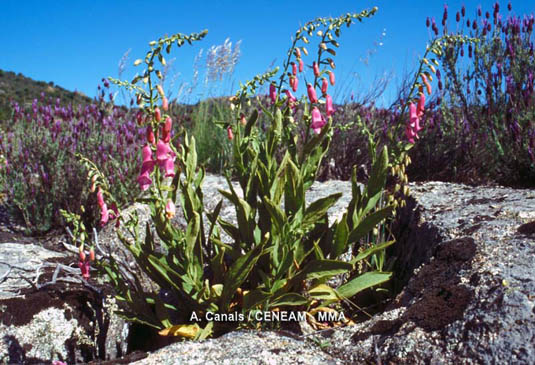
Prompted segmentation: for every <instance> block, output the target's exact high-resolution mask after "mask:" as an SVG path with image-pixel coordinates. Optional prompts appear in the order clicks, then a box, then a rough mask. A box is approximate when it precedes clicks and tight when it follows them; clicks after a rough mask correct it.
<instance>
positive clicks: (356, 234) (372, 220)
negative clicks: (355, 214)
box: [348, 206, 393, 243]
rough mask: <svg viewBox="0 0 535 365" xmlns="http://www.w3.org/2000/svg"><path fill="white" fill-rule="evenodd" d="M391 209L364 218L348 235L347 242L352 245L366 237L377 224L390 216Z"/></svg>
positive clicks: (387, 208)
mask: <svg viewBox="0 0 535 365" xmlns="http://www.w3.org/2000/svg"><path fill="white" fill-rule="evenodd" d="M392 209H393V208H392V207H391V206H388V207H386V208H383V209H381V210H378V211H376V212H374V213H372V214H370V215H369V216H367V217H366V218H364V219H363V220H362V221H361V222H360V223H359V224H358V226H357V227H356V228H355V229H354V230H352V231H351V233H350V234H349V238H348V242H349V243H353V242H357V241H358V240H360V239H361V238H362V237H364V236H365V235H367V234H368V233H369V232H370V231H371V230H372V229H373V228H374V227H375V226H376V225H377V224H379V223H380V222H381V221H383V220H384V219H386V218H388V217H389V216H390V215H391V214H392Z"/></svg>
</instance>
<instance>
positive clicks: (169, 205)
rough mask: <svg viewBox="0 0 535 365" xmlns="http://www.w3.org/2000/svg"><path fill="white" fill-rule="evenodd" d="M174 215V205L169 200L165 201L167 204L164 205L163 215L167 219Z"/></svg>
mask: <svg viewBox="0 0 535 365" xmlns="http://www.w3.org/2000/svg"><path fill="white" fill-rule="evenodd" d="M175 214H176V206H175V203H173V201H172V200H171V199H168V200H167V204H166V205H165V215H166V216H167V218H168V219H171V218H173V217H174V216H175Z"/></svg>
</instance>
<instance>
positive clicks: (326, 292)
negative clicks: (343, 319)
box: [308, 284, 339, 301]
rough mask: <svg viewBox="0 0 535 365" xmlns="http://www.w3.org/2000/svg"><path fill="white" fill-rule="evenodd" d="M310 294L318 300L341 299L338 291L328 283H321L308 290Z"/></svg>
mask: <svg viewBox="0 0 535 365" xmlns="http://www.w3.org/2000/svg"><path fill="white" fill-rule="evenodd" d="M308 295H310V298H312V299H316V300H334V301H337V300H338V299H339V297H338V293H336V290H334V289H333V288H331V287H330V286H328V285H326V284H319V285H316V286H315V287H313V288H312V289H310V290H309V291H308Z"/></svg>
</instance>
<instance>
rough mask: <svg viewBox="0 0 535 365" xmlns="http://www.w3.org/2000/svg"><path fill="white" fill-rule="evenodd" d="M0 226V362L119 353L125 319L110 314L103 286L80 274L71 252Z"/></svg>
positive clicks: (124, 339)
mask: <svg viewBox="0 0 535 365" xmlns="http://www.w3.org/2000/svg"><path fill="white" fill-rule="evenodd" d="M2 228H3V229H4V230H3V231H2V232H1V234H0V363H8V364H42V363H46V362H48V363H50V362H51V361H52V360H62V361H66V362H67V363H69V364H71V363H76V362H84V361H89V360H92V359H96V358H100V359H115V358H117V357H120V356H122V355H124V354H125V353H126V351H127V346H126V345H127V336H128V324H126V323H125V322H124V321H123V320H122V319H120V318H118V317H117V316H116V315H115V314H114V310H116V309H117V306H116V305H115V304H114V299H112V298H111V296H109V295H107V294H109V291H108V293H106V292H105V291H104V290H103V289H102V287H101V286H99V285H98V284H96V283H95V281H93V280H90V282H83V281H82V280H81V276H80V270H79V269H78V267H76V254H75V253H68V252H65V250H64V249H63V247H61V246H60V247H51V246H53V245H46V244H44V243H43V242H42V240H36V239H32V238H29V237H23V236H21V235H18V234H15V233H14V232H10V231H9V229H6V227H5V226H3V227H2ZM59 241H60V240H56V244H58V243H59ZM45 246H49V247H45ZM54 248H56V249H54ZM60 249H63V250H62V251H60Z"/></svg>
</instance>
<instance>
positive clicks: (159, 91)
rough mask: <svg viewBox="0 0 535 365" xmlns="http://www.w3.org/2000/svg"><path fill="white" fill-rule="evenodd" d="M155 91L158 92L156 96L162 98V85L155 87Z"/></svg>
mask: <svg viewBox="0 0 535 365" xmlns="http://www.w3.org/2000/svg"><path fill="white" fill-rule="evenodd" d="M156 90H158V94H160V96H161V97H163V96H164V95H165V94H164V92H163V88H162V85H158V86H156Z"/></svg>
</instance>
